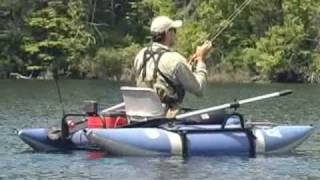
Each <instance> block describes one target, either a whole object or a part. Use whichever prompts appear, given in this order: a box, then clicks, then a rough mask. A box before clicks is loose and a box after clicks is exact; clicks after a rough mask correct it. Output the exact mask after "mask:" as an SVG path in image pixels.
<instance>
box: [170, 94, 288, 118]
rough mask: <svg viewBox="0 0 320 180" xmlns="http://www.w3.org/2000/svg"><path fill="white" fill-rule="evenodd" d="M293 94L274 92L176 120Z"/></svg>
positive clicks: (186, 115) (192, 112) (200, 111)
mask: <svg viewBox="0 0 320 180" xmlns="http://www.w3.org/2000/svg"><path fill="white" fill-rule="evenodd" d="M291 93H292V90H284V91H279V92H274V93H270V94H265V95H261V96H257V97H253V98H249V99H243V100H240V101H235V102H232V103H227V104H222V105H219V106H213V107H210V108H206V109H201V110H197V111H191V112H187V113H184V114H179V115H177V116H176V119H184V118H187V117H192V116H197V115H201V114H205V113H209V112H214V111H218V110H222V109H227V108H238V107H240V105H242V104H247V103H251V102H255V101H261V100H264V99H269V98H273V97H279V96H286V95H289V94H291Z"/></svg>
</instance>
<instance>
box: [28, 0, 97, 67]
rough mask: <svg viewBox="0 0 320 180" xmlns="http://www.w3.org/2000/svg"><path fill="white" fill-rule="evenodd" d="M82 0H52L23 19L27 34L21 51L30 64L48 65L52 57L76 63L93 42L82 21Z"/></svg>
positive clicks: (83, 12) (52, 59)
mask: <svg viewBox="0 0 320 180" xmlns="http://www.w3.org/2000/svg"><path fill="white" fill-rule="evenodd" d="M84 17H85V11H84V6H83V3H82V1H81V0H69V1H68V3H67V4H66V5H65V4H63V2H62V1H51V2H50V3H49V4H48V6H46V7H44V8H41V9H39V10H37V11H35V12H34V13H32V14H31V15H30V16H28V17H27V18H26V24H27V26H28V27H29V30H30V34H29V36H25V37H24V39H23V42H24V44H23V47H22V48H23V50H24V51H25V53H26V54H27V55H28V57H29V58H30V61H31V64H34V65H40V66H41V65H44V66H48V65H49V64H50V63H52V62H53V61H54V60H56V61H66V62H71V63H77V60H78V59H79V58H81V55H82V54H83V53H84V52H85V50H86V49H87V48H88V47H89V45H90V44H91V43H92V42H93V40H94V39H93V37H92V36H91V35H90V34H89V33H88V32H87V31H86V27H85V24H84V21H83V18H84Z"/></svg>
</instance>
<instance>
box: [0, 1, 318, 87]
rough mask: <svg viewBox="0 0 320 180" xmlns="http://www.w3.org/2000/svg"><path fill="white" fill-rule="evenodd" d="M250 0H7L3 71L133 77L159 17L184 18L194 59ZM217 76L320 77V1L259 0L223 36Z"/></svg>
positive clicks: (0, 54)
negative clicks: (138, 57)
mask: <svg viewBox="0 0 320 180" xmlns="http://www.w3.org/2000/svg"><path fill="white" fill-rule="evenodd" d="M243 1H244V0H228V1H226V0H136V1H133V0H0V2H1V3H0V17H1V19H0V24H1V26H0V76H2V77H8V74H9V73H10V72H18V73H21V74H29V73H31V71H37V72H38V74H35V75H34V76H37V75H39V72H40V71H44V72H50V71H52V70H53V69H55V68H54V67H56V68H58V69H59V75H60V76H63V77H66V78H103V79H106V78H109V79H110V78H112V79H129V77H130V69H131V66H132V63H133V59H134V56H135V54H136V53H137V52H138V51H139V49H140V48H141V47H143V46H145V45H147V44H148V43H149V42H150V37H149V26H150V23H151V21H152V18H153V17H155V16H158V15H167V16H170V17H171V18H173V19H182V20H183V21H184V26H183V27H182V28H180V29H179V30H178V32H177V33H178V34H177V39H178V42H177V44H176V47H175V48H176V49H177V50H178V52H180V53H181V54H183V55H184V56H186V57H189V56H190V54H191V53H192V52H193V51H194V49H195V48H196V46H198V45H200V44H201V43H202V42H203V41H204V40H205V39H206V38H207V37H209V36H211V37H212V36H213V35H214V34H215V33H216V32H217V30H218V29H219V27H221V26H222V25H223V23H225V21H226V19H227V18H228V17H229V16H230V15H231V14H232V13H233V12H234V10H235V9H236V8H237V7H238V6H240V5H241V3H242V2H243ZM214 45H215V51H214V52H213V53H212V54H211V55H210V58H209V59H210V60H209V61H208V65H209V69H210V77H211V79H212V80H222V81H223V80H233V81H242V80H243V79H244V80H249V81H258V80H263V81H268V80H271V81H277V82H320V78H319V75H320V1H319V0H252V1H251V3H250V4H249V5H248V7H246V9H245V10H244V11H243V12H242V13H241V14H240V15H239V16H238V17H237V18H236V19H235V20H234V21H233V22H232V23H231V25H230V27H228V28H227V29H226V31H225V32H224V33H222V34H221V35H220V36H219V37H218V38H217V39H216V40H215V41H214Z"/></svg>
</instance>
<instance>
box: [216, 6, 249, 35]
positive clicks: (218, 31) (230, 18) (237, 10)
mask: <svg viewBox="0 0 320 180" xmlns="http://www.w3.org/2000/svg"><path fill="white" fill-rule="evenodd" d="M251 1H252V0H245V1H244V2H243V3H242V4H241V5H240V6H239V7H238V8H237V9H236V10H235V11H233V13H232V14H231V15H230V16H229V17H228V18H227V20H226V22H225V23H224V25H223V26H222V27H221V26H220V27H221V28H219V29H218V30H217V33H216V34H215V35H214V36H213V38H212V39H211V41H214V40H215V39H217V37H218V36H219V35H220V34H221V33H222V32H223V31H224V30H225V29H226V28H227V27H228V26H229V25H230V24H231V22H232V21H233V20H234V19H235V18H236V17H237V16H238V15H239V14H240V13H241V12H242V11H243V10H244V8H246V7H247V6H248V5H249V4H250V2H251Z"/></svg>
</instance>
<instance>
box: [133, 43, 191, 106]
mask: <svg viewBox="0 0 320 180" xmlns="http://www.w3.org/2000/svg"><path fill="white" fill-rule="evenodd" d="M166 52H170V50H168V49H165V48H161V47H159V48H158V49H157V50H152V47H151V46H150V47H148V48H147V49H146V50H145V51H144V54H143V61H142V65H141V66H140V68H139V69H138V71H137V76H136V77H139V76H140V75H141V77H142V81H144V80H145V78H146V76H147V63H148V62H149V61H150V60H152V61H153V63H154V70H153V74H152V81H151V83H150V84H148V85H149V86H150V87H151V88H153V89H155V90H156V92H157V94H158V96H159V97H160V100H161V102H163V103H165V104H166V105H168V106H169V107H170V106H174V105H176V104H179V103H182V101H183V98H184V96H185V89H184V88H183V87H182V85H179V84H176V83H174V82H173V81H171V80H170V79H169V78H168V77H167V76H166V75H164V74H163V73H162V71H161V70H160V69H159V61H160V59H161V57H162V55H163V54H164V53H166ZM158 75H160V76H161V77H162V78H163V79H164V80H165V82H166V83H167V84H168V85H169V86H170V87H171V88H172V89H173V91H174V93H173V94H174V95H170V94H168V93H166V91H165V90H164V89H162V88H158V87H156V88H155V87H154V85H155V83H156V82H157V78H158Z"/></svg>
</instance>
